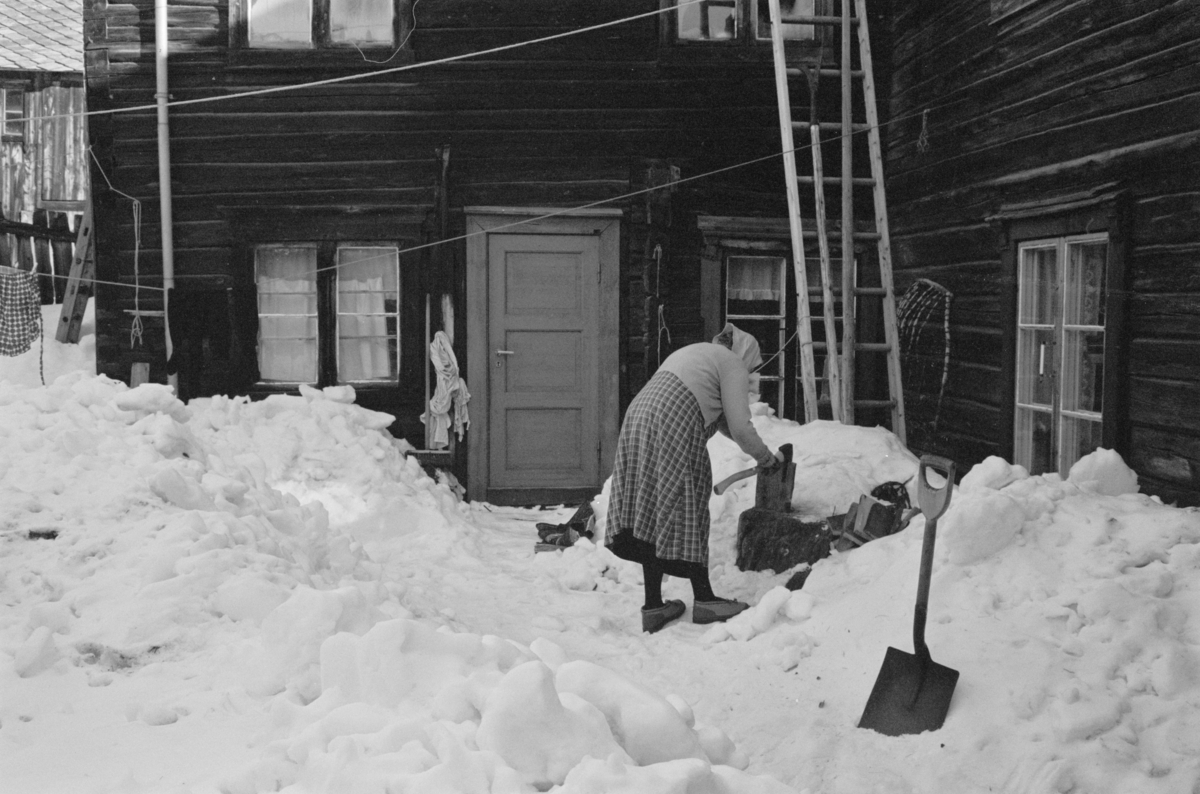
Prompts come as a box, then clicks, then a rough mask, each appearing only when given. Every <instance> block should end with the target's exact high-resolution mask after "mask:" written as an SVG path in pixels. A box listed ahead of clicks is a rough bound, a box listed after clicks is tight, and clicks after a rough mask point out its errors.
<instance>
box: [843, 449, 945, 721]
mask: <svg viewBox="0 0 1200 794" xmlns="http://www.w3.org/2000/svg"><path fill="white" fill-rule="evenodd" d="M929 469H933V470H935V471H937V472H938V473H939V474H941V475H942V476H944V477H945V478H946V482H945V484H944V485H942V487H941V488H934V487H933V486H932V485H930V484H929V480H928V479H927V477H928V470H929ZM917 480H918V482H917V504H918V505H919V506H920V508H921V512H922V513H924V514H925V540H924V543H923V544H922V546H921V576H920V579H919V580H918V583H917V607H916V614H915V616H914V618H913V647H914V650H915V651H916V653H905V652H904V651H901V650H897V649H896V648H888V649H887V654H886V655H885V656H884V658H883V667H882V669H880V671H879V677H878V678H877V679H875V688H874V689H872V690H871V697H869V698H868V699H867V707H866V708H865V709H863V715H862V719H860V720H859V721H858V727H860V728H870V729H871V730H874V731H878V732H880V733H882V734H885V735H887V736H902V735H904V734H909V733H922V732H923V731H935V730H937V729H938V728H940V727H942V724H943V723H944V722H945V721H946V713H947V712H948V711H949V710H950V698H951V697H953V696H954V685H955V684H957V683H958V671H957V670H951V669H950V668H949V667H944V666H942V665H940V664H938V663H937V662H935V661H933V660H932V659H930V658H929V648H928V647H927V646H926V645H925V616H926V613H927V612H928V610H929V578H930V575H931V574H932V571H933V544H934V541H935V540H936V539H937V520H938V516H940V515H942V514H943V513H945V512H946V508H947V507H949V506H950V492H951V491H952V490H953V489H954V462H953V461H951V460H947V459H946V458H941V457H937V456H935V455H923V456H922V457H921V467H920V470H919V472H918V474H917Z"/></svg>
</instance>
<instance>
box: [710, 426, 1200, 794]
mask: <svg viewBox="0 0 1200 794" xmlns="http://www.w3.org/2000/svg"><path fill="white" fill-rule="evenodd" d="M1136 488H1137V486H1136V476H1135V475H1134V474H1133V472H1132V471H1130V470H1129V469H1128V467H1126V466H1125V464H1124V463H1123V462H1122V461H1121V459H1120V457H1119V456H1118V455H1116V454H1115V453H1112V452H1111V451H1109V450H1097V451H1096V452H1095V453H1093V454H1092V455H1089V456H1087V457H1085V458H1084V459H1083V460H1081V461H1080V462H1079V464H1078V465H1077V466H1076V467H1075V468H1074V469H1073V470H1072V472H1071V475H1070V477H1069V478H1068V479H1067V480H1065V481H1064V480H1062V479H1061V478H1059V477H1058V476H1057V475H1046V476H1038V477H1030V476H1029V475H1028V474H1027V473H1025V472H1024V470H1022V469H1020V467H1013V466H1010V465H1009V464H1007V463H1006V462H1004V461H1002V460H1000V459H998V458H992V459H989V460H987V461H985V462H984V463H982V464H980V465H979V466H977V467H975V469H973V470H972V471H971V472H970V473H968V475H966V476H965V477H964V478H963V484H962V487H960V488H959V489H958V490H957V491H956V493H955V494H954V495H953V499H952V502H951V505H950V508H949V510H948V512H947V513H946V514H945V515H944V516H943V517H942V518H941V519H940V520H939V522H938V534H939V538H938V546H937V555H936V561H935V566H934V575H933V581H932V587H931V597H930V598H931V601H930V620H929V624H928V628H927V641H928V643H929V646H930V649H931V654H932V656H933V658H934V659H935V660H936V661H938V662H939V663H941V664H944V665H946V666H948V667H951V668H953V669H956V670H959V671H960V672H961V674H962V677H961V679H960V682H959V686H958V691H957V692H956V694H955V699H954V702H953V704H952V707H951V711H950V714H949V716H948V718H947V721H946V731H945V733H946V735H947V737H954V736H960V737H962V741H960V742H958V745H959V746H958V747H957V748H956V751H955V753H946V754H945V755H951V756H953V755H954V754H962V756H963V760H962V761H961V762H958V764H961V765H958V764H956V763H955V761H954V760H953V759H952V758H950V759H947V760H948V761H949V763H950V765H951V766H957V768H956V769H955V770H954V771H953V772H945V771H943V772H938V773H935V772H933V771H932V770H931V771H926V772H921V773H918V774H913V775H911V776H907V777H909V779H910V781H912V783H913V785H914V786H915V787H916V789H917V790H922V791H935V790H949V789H956V790H972V791H978V790H987V789H988V788H997V789H998V788H1004V787H1008V788H1005V790H1013V791H1089V792H1098V791H1114V792H1117V791H1147V792H1148V791H1164V792H1166V791H1171V792H1184V791H1186V792H1190V791H1192V790H1193V786H1194V785H1195V784H1196V782H1197V781H1198V780H1200V717H1198V716H1197V715H1198V714H1200V665H1198V659H1197V651H1196V646H1197V641H1198V640H1200V512H1197V511H1195V510H1190V509H1188V510H1180V509H1176V508H1172V507H1167V506H1164V505H1163V504H1161V503H1160V502H1158V501H1157V500H1155V499H1153V498H1150V497H1146V496H1140V495H1138V494H1137V493H1136ZM923 524H924V521H923V520H922V519H920V518H918V519H916V520H914V521H913V526H912V527H911V528H910V529H908V530H906V531H905V532H902V533H900V534H899V535H896V536H893V537H890V538H884V539H882V540H879V541H875V542H873V543H871V544H868V545H867V546H864V547H863V548H862V549H860V550H857V551H854V552H851V553H848V554H843V555H835V556H834V557H832V558H830V559H829V560H824V561H822V562H820V563H818V564H817V565H816V566H815V567H814V570H813V573H812V576H811V577H810V578H809V580H808V582H806V584H805V590H806V591H807V592H809V593H811V594H812V595H813V596H814V597H815V599H816V606H815V608H814V609H813V610H812V614H811V620H810V621H809V623H808V625H807V630H808V631H809V632H810V633H811V634H812V635H813V636H814V637H817V638H820V639H818V641H817V644H818V649H817V651H815V654H818V655H824V654H832V653H836V652H837V651H838V650H839V649H840V648H843V647H845V642H844V641H841V638H839V636H838V633H837V632H838V629H839V628H840V627H842V626H845V625H853V626H854V629H853V633H854V634H855V635H858V636H859V637H860V638H861V637H881V638H886V639H883V640H879V641H876V642H874V643H873V645H874V646H875V649H876V654H877V658H879V659H881V658H882V655H883V651H884V649H885V647H886V646H887V645H889V644H890V645H892V646H895V647H898V648H900V649H902V650H905V651H909V652H911V649H912V644H911V639H909V636H908V635H909V633H910V632H911V625H912V623H911V621H912V604H913V598H914V597H915V584H916V572H917V567H918V557H919V554H920V547H921V538H922V535H923V532H924V529H923ZM728 631H729V632H730V634H731V635H733V636H734V637H735V638H736V637H737V635H738V629H737V626H736V624H735V623H734V622H732V621H731V624H730V626H729V627H728ZM841 632H842V633H843V634H844V633H845V629H844V628H842V629H841ZM826 638H830V639H832V640H834V642H833V643H830V645H831V647H828V648H823V647H820V646H821V645H822V644H824V642H825V639H826ZM833 646H836V647H833ZM877 665H878V661H875V662H874V663H873V664H872V665H871V666H870V667H869V668H868V669H871V670H877V669H878V667H877ZM865 695H866V693H865V692H864V693H863V695H862V700H861V701H860V702H859V704H858V708H861V704H862V703H863V702H865ZM851 714H853V712H851ZM847 716H850V715H847ZM964 731H965V735H964ZM926 736H929V737H933V736H935V734H925V735H923V736H922V737H921V738H920V739H919V740H917V741H918V742H920V743H922V744H924V743H925V737H926ZM864 741H869V743H872V744H873V743H875V742H874V740H864ZM942 741H943V742H947V743H946V744H944V745H943V747H950V745H949V743H948V742H949V740H948V739H942ZM881 747H882V745H881ZM968 757H970V758H971V759H972V761H971V762H970V763H967V761H966V759H967V758H968Z"/></svg>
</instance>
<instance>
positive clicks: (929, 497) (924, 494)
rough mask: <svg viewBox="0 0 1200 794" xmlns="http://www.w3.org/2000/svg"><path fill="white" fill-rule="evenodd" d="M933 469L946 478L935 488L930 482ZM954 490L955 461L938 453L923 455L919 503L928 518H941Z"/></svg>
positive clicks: (918, 473)
mask: <svg viewBox="0 0 1200 794" xmlns="http://www.w3.org/2000/svg"><path fill="white" fill-rule="evenodd" d="M930 469H933V470H934V471H936V472H937V473H938V474H940V475H941V476H942V477H944V478H945V479H946V482H945V483H944V484H943V485H942V486H941V487H940V488H935V487H933V485H931V484H930V482H929V470H930ZM953 490H954V461H952V460H950V459H949V458H943V457H939V456H938V455H922V456H921V467H920V469H919V470H918V471H917V504H918V505H919V506H920V508H921V512H922V513H924V514H925V518H926V519H937V518H940V517H941V515H942V513H945V512H946V508H948V507H949V506H950V493H951V491H953Z"/></svg>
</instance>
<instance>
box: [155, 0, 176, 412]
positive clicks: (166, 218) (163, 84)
mask: <svg viewBox="0 0 1200 794" xmlns="http://www.w3.org/2000/svg"><path fill="white" fill-rule="evenodd" d="M154 72H155V89H154V99H155V102H156V104H157V105H158V193H159V212H160V218H161V223H162V268H163V334H164V336H165V337H166V343H167V361H168V362H170V360H171V356H172V354H173V353H174V352H175V350H174V346H173V345H172V344H171V320H170V317H171V313H170V308H169V306H168V302H169V301H170V295H171V290H172V289H173V288H174V287H175V240H174V234H173V233H172V231H171V217H172V212H171V131H170V128H169V125H168V123H167V0H154ZM167 383H168V384H170V386H171V388H173V389H175V390H176V392H178V390H179V376H178V375H167Z"/></svg>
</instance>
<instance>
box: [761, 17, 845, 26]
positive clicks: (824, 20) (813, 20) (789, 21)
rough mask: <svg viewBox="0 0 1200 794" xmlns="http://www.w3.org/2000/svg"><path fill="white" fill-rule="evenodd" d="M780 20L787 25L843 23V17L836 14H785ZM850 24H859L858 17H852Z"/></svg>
mask: <svg viewBox="0 0 1200 794" xmlns="http://www.w3.org/2000/svg"><path fill="white" fill-rule="evenodd" d="M779 21H780V22H782V23H783V24H785V25H840V24H842V18H841V17H834V16H819V17H817V16H808V17H801V16H794V17H784V16H781V17H780V18H779ZM850 24H851V25H857V24H858V17H850Z"/></svg>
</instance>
